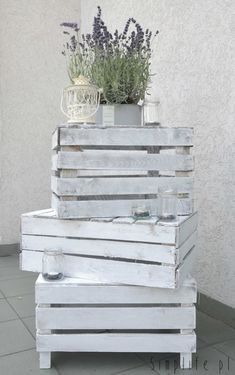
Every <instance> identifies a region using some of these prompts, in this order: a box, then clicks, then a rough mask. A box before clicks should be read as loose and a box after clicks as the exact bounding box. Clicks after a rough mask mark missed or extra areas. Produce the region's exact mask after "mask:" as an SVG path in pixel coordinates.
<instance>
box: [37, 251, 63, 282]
mask: <svg viewBox="0 0 235 375" xmlns="http://www.w3.org/2000/svg"><path fill="white" fill-rule="evenodd" d="M42 276H43V277H44V279H46V280H50V281H51V280H61V279H63V277H64V254H63V252H62V251H61V250H44V254H43V258H42Z"/></svg>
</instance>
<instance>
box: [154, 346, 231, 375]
mask: <svg viewBox="0 0 235 375" xmlns="http://www.w3.org/2000/svg"><path fill="white" fill-rule="evenodd" d="M154 372H156V373H158V374H160V375H173V374H176V375H205V374H206V375H215V374H223V375H232V374H234V373H235V361H233V360H229V362H228V357H227V356H226V355H224V354H223V353H220V352H219V351H217V350H216V349H214V348H212V347H207V348H204V349H200V350H198V352H197V354H194V355H193V367H192V369H189V370H187V369H180V368H179V358H177V357H175V358H172V359H171V360H170V361H169V362H161V363H160V367H159V366H157V364H156V367H155V369H154V371H153V373H154Z"/></svg>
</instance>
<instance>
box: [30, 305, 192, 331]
mask: <svg viewBox="0 0 235 375" xmlns="http://www.w3.org/2000/svg"><path fill="white" fill-rule="evenodd" d="M36 321H37V329H39V330H45V329H46V330H47V329H117V330H118V329H119V330H121V329H128V330H130V329H150V330H154V329H194V328H195V326H196V324H195V307H194V306H190V307H164V306H161V307H136V306H135V307H92V308H91V307H74V308H71V307H40V305H39V306H38V307H37V309H36Z"/></svg>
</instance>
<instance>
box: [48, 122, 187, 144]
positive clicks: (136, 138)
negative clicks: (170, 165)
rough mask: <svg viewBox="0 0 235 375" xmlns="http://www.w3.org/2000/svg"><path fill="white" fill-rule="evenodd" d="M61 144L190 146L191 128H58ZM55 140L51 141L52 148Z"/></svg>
mask: <svg viewBox="0 0 235 375" xmlns="http://www.w3.org/2000/svg"><path fill="white" fill-rule="evenodd" d="M59 132H60V135H59V138H60V145H61V146H73V145H81V146H89V145H91V146H93V145H100V146H107V145H113V146H123V145H126V146H192V138H193V129H192V128H156V127H155V128H151V127H149V128H147V127H144V128H140V127H137V128H131V129H127V128H122V127H112V128H106V129H105V128H102V129H101V128H93V129H81V128H80V129H79V128H78V129H76V128H73V129H69V128H60V129H59ZM55 147H56V142H53V148H55Z"/></svg>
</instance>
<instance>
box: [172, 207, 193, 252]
mask: <svg viewBox="0 0 235 375" xmlns="http://www.w3.org/2000/svg"><path fill="white" fill-rule="evenodd" d="M197 225H198V214H197V212H194V213H193V214H192V215H191V216H190V217H189V218H188V219H187V220H184V221H183V222H182V224H181V225H180V226H179V227H178V230H177V235H176V243H177V246H178V247H179V246H180V245H181V244H182V243H184V241H185V240H186V239H187V238H188V237H189V236H190V235H191V234H192V233H193V232H195V231H196V230H197Z"/></svg>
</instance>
